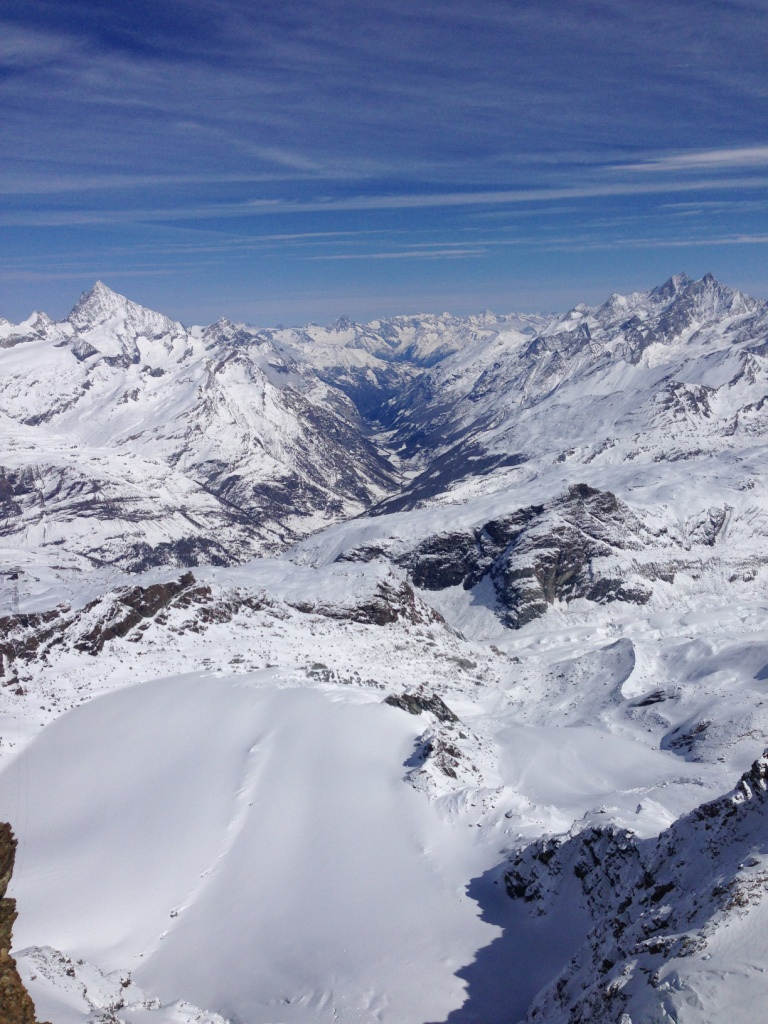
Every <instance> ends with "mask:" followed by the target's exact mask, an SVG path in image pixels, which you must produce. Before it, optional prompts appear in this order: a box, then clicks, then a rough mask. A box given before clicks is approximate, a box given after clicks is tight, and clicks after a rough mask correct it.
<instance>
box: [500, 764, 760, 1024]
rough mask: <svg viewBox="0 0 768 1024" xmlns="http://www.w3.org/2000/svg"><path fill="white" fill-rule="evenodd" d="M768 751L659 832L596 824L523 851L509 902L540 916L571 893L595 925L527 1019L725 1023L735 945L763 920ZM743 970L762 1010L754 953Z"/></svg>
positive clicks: (754, 934)
mask: <svg viewBox="0 0 768 1024" xmlns="http://www.w3.org/2000/svg"><path fill="white" fill-rule="evenodd" d="M767 755H768V752H766V754H764V755H763V756H762V757H760V758H758V759H757V760H756V761H755V762H754V763H753V765H752V767H751V768H750V769H749V770H748V771H747V772H745V773H744V774H743V775H742V777H741V779H740V780H739V782H738V784H737V785H736V787H735V788H734V789H733V790H732V791H731V792H730V793H727V794H726V795H725V796H722V797H720V798H718V799H716V800H712V801H709V802H708V803H704V804H701V805H700V806H699V807H697V808H695V809H694V810H693V811H691V813H690V814H687V815H685V816H684V817H682V818H680V819H678V820H677V821H676V822H675V823H674V824H673V825H671V826H670V827H669V828H668V829H666V830H665V831H664V832H662V833H661V835H660V836H659V837H658V838H655V839H653V838H652V839H646V840H640V839H638V838H637V836H635V835H634V834H633V833H632V832H631V831H629V830H628V829H623V828H617V827H616V826H615V825H612V824H608V825H607V826H600V827H595V826H590V827H587V828H585V829H583V830H578V829H576V830H575V831H574V832H573V833H572V834H571V835H569V836H568V837H565V838H562V839H559V838H543V839H540V840H538V841H537V842H535V843H533V844H532V845H530V846H529V847H526V848H525V849H523V850H521V851H520V853H518V854H517V856H516V857H515V858H514V860H513V862H512V863H511V865H510V867H509V868H508V870H507V871H506V873H505V876H504V882H505V885H506V889H507V892H508V894H509V895H510V896H511V897H512V899H516V900H524V901H525V902H526V903H528V904H529V905H530V906H531V909H532V912H533V914H534V915H535V916H539V917H541V916H546V915H547V914H548V913H549V912H550V911H551V909H552V907H553V906H554V905H555V904H556V903H558V901H561V900H571V901H572V902H574V903H579V904H580V905H581V907H582V908H583V909H584V910H586V912H587V921H588V925H587V931H586V934H585V937H584V939H585V941H584V943H583V945H582V946H581V948H580V949H579V950H578V951H577V953H576V955H575V956H574V957H573V958H572V959H571V961H570V963H569V964H568V965H567V966H566V967H565V968H564V970H563V971H561V973H560V974H559V976H558V977H557V978H555V979H554V980H553V981H552V982H551V984H549V985H548V986H547V987H546V988H544V989H543V990H542V991H541V992H540V993H539V995H538V996H537V997H536V999H535V1000H534V1002H533V1003H532V1005H531V1007H530V1009H529V1013H528V1017H527V1020H528V1021H529V1022H534V1021H535V1022H536V1024H561V1022H565V1021H568V1024H613V1022H615V1021H619V1022H620V1024H632V1021H636V1022H639V1021H647V1022H653V1024H656V1022H658V1024H662V1022H666V1021H681V1022H682V1021H685V1022H691V1024H694V1022H695V1024H700V1022H703V1021H705V1020H717V1019H726V1016H725V1015H722V1016H721V1013H720V1012H719V1011H720V1004H722V1005H723V1006H725V1005H726V1004H727V1001H728V999H729V998H731V997H732V993H730V994H729V992H728V983H727V982H726V979H727V978H728V977H729V974H730V972H732V971H733V970H734V964H739V962H740V959H741V957H742V955H743V950H742V949H741V948H740V943H741V944H743V946H744V948H745V949H751V948H754V947H755V942H758V943H759V942H760V938H759V936H760V934H761V931H762V928H763V927H764V923H765V911H766V905H765V902H764V900H765V893H766V882H768V873H766V857H765V850H766V844H765V836H766V808H767V807H768V802H767V800H766V795H767V794H768V756H767ZM738 969H739V970H740V971H741V974H740V976H739V978H738V981H739V984H740V987H741V990H742V993H744V992H751V995H750V996H749V1000H750V1002H751V1003H752V1004H753V1005H754V1008H755V1009H757V1007H758V1005H759V1003H760V1000H761V999H762V998H764V985H763V983H762V977H761V976H762V974H763V973H764V972H763V970H762V968H761V967H754V966H753V963H752V961H751V960H749V959H748V958H746V962H744V963H743V966H741V965H740V966H739V968H738ZM752 975H754V976H756V977H757V978H758V982H757V987H752V988H751V990H750V988H749V984H750V980H751V976H752ZM718 988H719V992H717V989H718ZM761 992H762V993H763V994H761ZM716 993H717V994H716ZM717 999H719V1003H718V1005H715V1003H716V1001H717ZM755 1019H757V1018H755Z"/></svg>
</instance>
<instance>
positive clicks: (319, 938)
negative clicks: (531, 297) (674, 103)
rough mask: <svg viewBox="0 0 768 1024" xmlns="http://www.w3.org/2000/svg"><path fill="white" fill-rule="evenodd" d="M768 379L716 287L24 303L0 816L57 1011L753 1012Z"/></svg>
mask: <svg viewBox="0 0 768 1024" xmlns="http://www.w3.org/2000/svg"><path fill="white" fill-rule="evenodd" d="M767 395H768V309H767V308H766V305H765V304H764V303H761V302H758V301H757V300H754V299H750V298H748V297H746V296H744V295H742V294H741V293H739V292H737V291H735V290H733V289H730V288H728V287H727V286H725V285H721V284H719V283H718V282H716V281H715V280H714V279H713V278H711V277H710V276H709V275H708V276H707V277H705V278H703V279H702V280H701V281H691V280H690V279H689V278H687V277H685V275H676V276H675V277H673V278H671V279H670V280H669V281H668V282H666V283H665V284H663V285H661V286H659V287H658V288H655V289H653V290H651V291H648V292H637V293H634V294H631V295H627V296H618V295H612V296H610V297H609V298H608V299H607V301H606V302H604V303H603V304H601V305H598V306H594V307H588V306H584V305H581V306H577V307H575V308H574V309H573V310H571V311H569V312H568V313H565V314H563V315H559V316H551V317H542V316H537V315H535V314H533V315H530V316H526V315H509V316H495V315H494V314H491V313H484V314H480V315H479V316H476V317H461V318H460V317H452V316H450V315H449V314H441V315H437V316H433V315H430V314H423V315H418V316H412V317H393V318H389V319H381V320H377V321H373V322H371V323H369V324H363V325H361V324H354V323H353V322H352V321H350V320H348V319H347V318H341V319H339V320H338V321H337V322H336V323H335V324H332V325H330V326H329V327H326V328H321V327H318V326H316V325H308V326H307V327H306V328H301V329H285V328H279V329H278V328H275V329H266V328H257V327H250V326H248V325H244V324H238V323H233V322H231V321H230V320H227V319H226V318H222V319H221V320H219V321H217V322H216V323H215V324H212V325H210V326H208V327H190V328H188V327H185V326H184V325H182V324H179V323H177V322H175V321H173V320H171V319H169V318H167V317H165V316H163V315H162V314H160V313H155V312H153V311H150V310H144V309H143V308H142V307H140V306H138V305H137V304H135V303H132V302H130V300H128V299H126V298H125V297H123V296H119V295H117V294H116V293H114V292H111V291H110V290H109V289H108V288H107V287H106V286H104V285H102V284H98V285H97V286H96V287H95V288H94V289H92V291H91V292H89V293H86V294H85V295H84V296H83V298H82V299H81V300H80V301H79V302H78V304H77V306H76V307H75V310H73V312H72V314H70V316H69V317H68V318H66V319H65V320H64V321H61V322H59V323H55V322H53V321H52V320H50V318H48V317H46V316H45V315H44V314H35V315H33V316H32V317H30V319H29V320H28V321H25V323H24V324H21V325H15V326H14V325H12V324H9V323H8V322H0V430H2V434H3V440H4V447H3V455H2V457H0V765H1V766H2V770H0V819H4V818H5V817H7V818H9V819H11V820H13V821H14V824H15V826H16V828H17V831H18V833H19V835H20V837H21V840H22V857H20V862H21V870H20V873H19V876H18V879H17V882H16V883H15V886H16V889H15V891H16V895H17V896H18V899H19V909H20V912H21V916H20V919H19V929H20V930H19V932H18V942H19V944H20V945H22V946H24V947H26V951H25V952H24V955H23V956H21V957H20V963H21V964H22V965H25V966H24V970H25V971H26V977H27V978H28V979H29V983H30V985H31V986H32V988H33V990H34V992H35V994H36V997H37V998H39V999H40V1000H41V1001H42V1004H41V1005H43V1006H44V1007H49V1009H47V1010H45V1011H44V1012H45V1013H46V1014H47V1015H48V1016H49V1017H50V1019H51V1020H54V1021H56V1022H57V1024H58V1022H59V1021H61V1022H62V1024H96V1022H97V1021H98V1022H102V1021H103V1022H104V1024H107V1022H109V1024H115V1022H124V1024H152V1022H153V1021H155V1022H156V1024H190V1022H191V1021H192V1020H197V1021H201V1022H212V1024H218V1022H220V1020H221V1019H228V1020H230V1021H232V1022H233V1024H235V1022H238V1021H248V1022H249V1024H275V1022H276V1021H281V1022H285V1024H310V1022H311V1024H331V1022H333V1021H336V1022H342V1024H361V1022H365V1024H369V1022H370V1024H374V1022H377V1024H422V1022H423V1021H426V1020H429V1021H438V1020H439V1021H444V1022H446V1024H447V1022H450V1024H477V1022H478V1021H482V1022H483V1024H502V1022H503V1024H509V1021H511V1020H512V1021H516V1020H522V1019H524V1018H526V1017H528V1018H529V1019H530V1021H532V1022H533V1021H547V1022H548V1024H561V1022H563V1021H565V1020H571V1019H572V1020H574V1021H576V1020H583V1021H584V1022H585V1024H586V1021H588V1020H589V1021H592V1020H595V1021H602V1020H605V1021H606V1024H607V1022H608V1021H611V1024H614V1022H616V1021H621V1024H629V1022H630V1021H631V1022H634V1024H638V1022H641V1021H642V1022H643V1024H645V1022H646V1021H647V1022H649V1024H650V1022H656V1021H657V1020H658V1021H659V1024H661V1022H664V1021H668V1020H678V1021H679V1022H680V1024H686V1022H688V1024H704V1022H706V1024H710V1022H711V1021H713V1020H721V1019H722V1020H725V1019H728V1020H729V1021H733V1022H734V1024H753V1022H754V1021H755V1020H757V1019H760V1013H761V1012H762V1008H763V1006H764V1002H765V997H766V994H768V993H766V991H765V984H764V977H765V970H766V969H768V961H766V958H765V955H764V950H763V945H764V943H762V939H761V935H762V933H763V932H764V924H765V922H764V921H763V902H764V901H763V900H762V892H763V889H764V879H763V873H764V872H763V861H764V854H765V814H764V798H763V796H762V795H761V794H763V790H762V788H761V787H762V785H763V784H764V782H765V770H764V769H765V761H764V759H761V760H758V761H757V762H755V765H754V766H753V768H752V769H750V768H749V765H750V764H752V763H753V762H754V761H755V757H756V756H757V755H758V754H759V752H760V751H761V750H763V749H764V748H765V746H766V742H768V695H766V685H767V683H766V680H768V630H766V625H765V623H766V621H767V620H766V613H767V612H768V606H767V605H766V599H765V594H766V573H768V482H767V481H768V465H766V446H765V438H766V429H767V428H768V422H767V421H766V409H768V404H767V403H768V399H767V398H766V396H767ZM266 556H270V557H266ZM745 771H746V772H747V774H746V775H745V777H744V779H743V780H742V783H741V784H740V786H739V787H737V790H736V791H735V793H733V794H731V795H729V796H727V797H725V798H723V797H719V796H718V795H719V794H722V793H723V792H725V791H726V789H728V787H729V786H730V785H732V781H733V779H734V778H737V777H738V776H739V775H740V774H742V773H744V772H745ZM745 787H748V788H749V792H747V789H746V788H745ZM713 798H717V800H716V802H715V803H714V804H713V803H712V802H711V801H712V799H713ZM697 808H698V809H697ZM753 861H754V863H753ZM577 868H578V871H577V870H576V869H577ZM505 876H506V880H507V883H508V884H507V885H505V884H504V881H505ZM670 885H671V886H672V888H668V886H670ZM507 890H509V893H510V894H511V895H512V896H513V897H515V898H514V899H510V898H509V895H508V891H507ZM529 897H530V898H529ZM627 900H628V901H629V902H626V901H627ZM617 922H619V923H622V924H623V930H622V931H621V933H620V934H619V935H616V934H615V933H614V932H615V929H616V923H617ZM705 958H706V959H705ZM33 975H34V977H33ZM734 979H736V980H734ZM124 982H128V984H126V985H124V984H123V983H124ZM118 986H121V987H120V988H118ZM146 993H151V996H150V995H147V994H146ZM198 1007H199V1008H200V1009H197V1008H198ZM601 1014H602V1016H601ZM622 1014H623V1017H622Z"/></svg>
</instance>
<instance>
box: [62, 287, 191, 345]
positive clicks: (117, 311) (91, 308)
mask: <svg viewBox="0 0 768 1024" xmlns="http://www.w3.org/2000/svg"><path fill="white" fill-rule="evenodd" d="M115 317H117V318H119V319H120V320H122V321H124V322H125V324H126V326H128V325H130V327H131V328H132V329H134V330H141V329H147V330H149V331H150V332H151V333H158V332H164V331H167V330H170V329H172V328H173V327H174V326H176V325H175V322H174V321H173V320H171V319H170V318H169V317H167V316H165V315H164V314H163V313H157V312H155V311H154V310H152V309H147V308H146V307H145V306H141V305H139V303H138V302H133V301H132V300H131V299H128V298H126V297H125V295H121V294H120V293H119V292H115V291H113V290H112V289H111V288H110V287H109V286H108V285H106V284H104V282H103V281H97V282H96V283H95V284H94V286H93V287H92V288H90V289H89V290H88V291H87V292H83V294H82V295H81V296H80V298H79V299H78V300H77V302H76V303H75V305H74V307H73V309H72V312H71V313H70V314H69V316H68V317H67V320H68V321H69V322H70V323H71V324H72V326H73V327H74V328H75V329H76V330H87V329H88V328H91V327H94V326H96V325H97V324H105V323H106V322H107V321H109V320H113V318H115Z"/></svg>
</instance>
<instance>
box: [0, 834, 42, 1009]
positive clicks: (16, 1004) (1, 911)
mask: <svg viewBox="0 0 768 1024" xmlns="http://www.w3.org/2000/svg"><path fill="white" fill-rule="evenodd" d="M15 856H16V839H15V837H14V835H13V832H12V831H11V826H10V825H8V824H7V823H6V822H0V1024H35V1007H34V1005H33V1003H32V1000H31V999H30V997H29V993H28V992H27V990H26V989H25V988H24V985H23V983H22V981H21V978H20V977H19V972H18V971H17V970H16V961H15V960H14V959H13V957H12V956H11V945H12V940H11V933H12V930H13V924H14V921H15V920H16V916H17V915H16V900H12V899H7V898H6V897H5V892H6V889H7V888H8V883H9V882H10V880H11V874H12V873H13V862H14V858H15Z"/></svg>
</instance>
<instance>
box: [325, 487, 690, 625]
mask: <svg viewBox="0 0 768 1024" xmlns="http://www.w3.org/2000/svg"><path fill="white" fill-rule="evenodd" d="M655 539H656V538H655V537H654V536H653V535H652V533H651V531H650V530H649V529H648V528H647V527H646V526H645V524H644V523H643V522H642V521H641V520H640V519H639V518H638V516H637V515H635V513H634V512H633V511H632V509H631V508H630V507H629V506H628V505H627V504H626V503H625V502H623V501H621V500H620V499H619V498H617V497H616V495H615V494H613V493H612V492H611V491H602V490H598V489H596V488H594V487H590V486H589V485H587V484H583V483H582V484H573V485H572V486H571V487H570V488H569V489H568V490H567V491H566V492H565V494H562V495H560V496H559V497H557V498H555V499H554V500H552V501H550V502H548V503H547V504H544V505H530V506H528V507H526V508H520V509H515V510H514V511H513V512H510V513H509V515H506V516H500V517H498V518H497V519H493V520H489V521H488V522H486V523H483V524H482V525H481V526H478V527H475V528H473V529H465V530H457V531H455V532H447V533H441V534H438V535H437V536H433V537H430V538H428V539H427V540H425V541H423V542H422V543H421V544H419V545H418V546H417V547H415V548H413V549H411V550H408V551H405V552H401V553H395V554H393V553H391V552H385V551H384V550H383V549H381V548H379V547H377V546H375V545H370V546H367V547H360V548H356V549H354V550H352V551H348V552H345V553H344V554H343V555H341V556H340V560H346V561H372V560H373V559H375V558H378V557H380V556H381V555H383V554H386V555H387V556H388V557H389V558H391V559H392V561H394V562H395V563H396V564H398V565H400V566H402V567H403V568H405V569H407V571H408V574H409V576H410V578H411V580H412V581H413V583H414V585H415V586H417V587H421V588H423V589H425V590H444V589H446V588H447V587H455V586H459V585H461V586H463V587H464V589H465V590H470V589H471V588H472V587H474V586H476V585H477V584H478V583H479V582H480V581H481V580H482V579H484V578H485V577H486V576H488V577H490V579H491V581H492V583H493V589H494V591H495V594H496V598H497V601H498V612H499V615H500V617H501V618H502V620H503V622H504V624H505V625H507V626H510V627H512V628H513V629H519V628H520V627H521V626H524V625H525V624H526V623H528V622H531V621H532V620H533V619H536V618H538V617H539V616H541V615H543V614H544V613H545V612H546V610H547V608H548V607H549V606H550V605H552V604H554V602H555V601H572V600H575V599H576V598H579V597H583V598H586V599H587V600H588V601H595V602H597V603H599V604H605V603H607V602H610V601H629V602H633V603H635V604H645V602H647V601H648V600H649V599H650V596H651V592H652V591H651V587H650V585H649V583H648V580H647V579H643V578H642V577H641V576H640V575H639V573H638V572H636V571H635V569H634V568H633V566H632V562H631V559H627V558H626V555H627V553H628V552H641V551H643V550H644V549H645V548H646V547H647V546H650V545H652V543H653V542H654V540H655ZM708 543H709V542H708ZM616 556H623V557H622V558H621V559H618V558H617V557H616ZM619 561H620V562H621V564H619ZM662 571H663V570H662ZM654 573H655V574H656V575H658V573H659V570H658V567H654Z"/></svg>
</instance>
